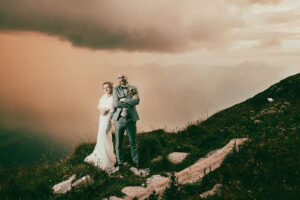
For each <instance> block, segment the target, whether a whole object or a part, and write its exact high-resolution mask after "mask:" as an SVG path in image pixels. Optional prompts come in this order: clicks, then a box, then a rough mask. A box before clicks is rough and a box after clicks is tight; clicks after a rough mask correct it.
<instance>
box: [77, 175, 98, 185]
mask: <svg viewBox="0 0 300 200" xmlns="http://www.w3.org/2000/svg"><path fill="white" fill-rule="evenodd" d="M93 183H94V181H93V179H92V178H91V177H90V176H89V175H86V176H84V177H82V178H80V179H78V180H77V181H76V182H75V183H73V184H72V187H75V188H77V187H79V186H82V185H88V184H93Z"/></svg>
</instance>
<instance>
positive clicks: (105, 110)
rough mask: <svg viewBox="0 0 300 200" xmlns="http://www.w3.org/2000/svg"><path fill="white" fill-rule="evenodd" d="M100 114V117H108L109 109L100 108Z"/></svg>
mask: <svg viewBox="0 0 300 200" xmlns="http://www.w3.org/2000/svg"><path fill="white" fill-rule="evenodd" d="M99 112H100V115H107V113H108V112H109V109H107V108H100V109H99Z"/></svg>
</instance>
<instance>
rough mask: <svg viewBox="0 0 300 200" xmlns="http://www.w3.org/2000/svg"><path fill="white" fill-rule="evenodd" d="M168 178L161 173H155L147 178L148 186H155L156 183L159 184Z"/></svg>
mask: <svg viewBox="0 0 300 200" xmlns="http://www.w3.org/2000/svg"><path fill="white" fill-rule="evenodd" d="M168 180H169V178H168V177H164V176H161V175H153V176H151V177H150V178H147V181H146V182H147V187H152V186H155V185H156V184H159V183H161V182H164V181H168Z"/></svg>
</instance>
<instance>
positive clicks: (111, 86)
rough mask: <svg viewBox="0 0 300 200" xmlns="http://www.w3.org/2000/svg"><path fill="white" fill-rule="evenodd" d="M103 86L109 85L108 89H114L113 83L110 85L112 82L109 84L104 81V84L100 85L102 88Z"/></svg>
mask: <svg viewBox="0 0 300 200" xmlns="http://www.w3.org/2000/svg"><path fill="white" fill-rule="evenodd" d="M104 85H109V87H110V88H111V89H113V88H114V85H113V83H112V82H110V81H106V82H104V83H103V84H102V86H104Z"/></svg>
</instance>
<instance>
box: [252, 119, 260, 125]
mask: <svg viewBox="0 0 300 200" xmlns="http://www.w3.org/2000/svg"><path fill="white" fill-rule="evenodd" d="M260 123H262V121H261V120H258V119H257V120H254V124H260Z"/></svg>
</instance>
